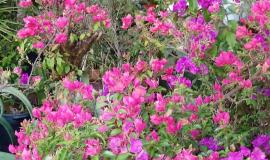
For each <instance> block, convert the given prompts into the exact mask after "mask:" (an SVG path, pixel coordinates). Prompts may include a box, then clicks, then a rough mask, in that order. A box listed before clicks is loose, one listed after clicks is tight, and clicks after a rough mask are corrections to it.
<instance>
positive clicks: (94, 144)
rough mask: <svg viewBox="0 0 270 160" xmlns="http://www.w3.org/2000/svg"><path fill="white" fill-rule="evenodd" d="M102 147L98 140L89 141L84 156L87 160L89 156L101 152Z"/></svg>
mask: <svg viewBox="0 0 270 160" xmlns="http://www.w3.org/2000/svg"><path fill="white" fill-rule="evenodd" d="M101 148H102V147H101V145H100V142H99V140H97V139H87V140H86V148H85V153H84V156H85V158H87V157H88V156H95V155H98V154H99V153H100V152H101Z"/></svg>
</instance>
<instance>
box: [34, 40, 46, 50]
mask: <svg viewBox="0 0 270 160" xmlns="http://www.w3.org/2000/svg"><path fill="white" fill-rule="evenodd" d="M44 47H45V44H44V43H43V42H41V41H38V42H36V43H33V48H36V49H43V48H44Z"/></svg>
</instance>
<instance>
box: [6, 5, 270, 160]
mask: <svg viewBox="0 0 270 160" xmlns="http://www.w3.org/2000/svg"><path fill="white" fill-rule="evenodd" d="M27 2H28V1H24V4H25V5H24V6H25V7H27V6H29V5H31V3H29V2H28V3H27ZM52 2H54V1H52ZM269 3H270V1H269V0H260V1H256V2H254V3H253V5H252V7H251V11H250V14H249V16H248V17H247V18H245V19H244V18H241V19H240V21H239V22H236V21H234V22H232V21H224V18H225V17H226V14H225V13H224V12H226V9H225V8H224V6H223V2H222V1H215V0H213V1H204V0H198V1H193V0H192V1H186V0H179V1H177V2H175V3H171V4H173V5H172V10H161V9H160V8H159V6H155V5H150V7H146V9H145V10H144V11H141V12H138V13H136V14H133V13H130V14H128V15H126V16H124V17H121V21H122V26H121V29H122V30H124V31H126V32H129V31H137V32H135V33H137V35H138V36H139V37H140V38H139V40H138V41H141V42H140V45H139V46H140V47H139V48H140V51H142V53H143V52H145V55H143V56H139V57H140V58H138V59H137V60H136V61H133V62H131V63H125V64H123V65H121V66H120V67H113V68H112V69H110V70H108V71H106V72H105V74H104V75H103V78H102V81H103V90H101V91H95V90H94V89H93V86H91V85H88V84H85V83H82V82H80V81H78V80H75V79H74V80H71V79H72V78H68V77H66V78H64V79H63V81H62V85H63V87H62V86H59V87H56V89H55V91H54V92H53V93H52V94H51V95H50V96H48V98H47V99H46V100H45V101H44V103H43V106H41V107H40V108H35V109H34V110H33V115H34V116H35V119H33V120H31V121H25V122H24V123H23V124H22V128H21V130H20V132H16V135H17V137H18V139H19V146H10V151H11V152H12V153H14V154H16V156H17V157H18V158H22V159H26V160H27V159H43V158H48V159H137V160H147V159H157V160H158V159H167V160H169V159H174V160H197V159H203V160H219V159H223V160H235V159H237V160H238V159H240V160H241V159H249V160H265V159H267V158H268V157H269V154H270V153H269V148H270V144H269V141H270V138H269V128H270V127H269V113H270V112H269V95H270V94H269V67H270V55H269V48H268V47H269V26H268V22H269V11H268V10H269V9H268V8H269V7H268V6H270V5H269ZM48 4H49V3H48ZM78 4H80V3H79V2H78V1H76V0H74V1H70V0H66V1H64V6H66V8H65V10H69V9H74V7H75V8H76V6H77V5H78ZM238 4H239V5H240V4H241V2H239V1H236V5H238ZM96 7H97V6H91V7H90V8H91V9H95V8H96ZM168 7H169V6H168ZM98 8H99V7H98ZM89 10H90V9H89ZM86 11H87V9H86ZM91 11H92V10H91ZM99 11H103V10H102V9H100V8H99ZM89 12H90V11H89ZM72 13H77V11H76V12H72ZM91 13H92V12H91ZM102 13H103V12H102ZM89 14H90V13H89ZM93 15H96V14H93ZM66 20H67V19H66ZM66 20H65V18H64V17H61V18H57V20H56V21H55V23H56V24H57V26H58V27H60V28H61V26H65V24H66ZM224 23H226V24H224ZM105 24H106V23H105ZM220 25H222V26H221V27H220ZM30 26H32V25H30ZM52 28H54V27H52ZM24 30H27V27H26V28H24V29H22V30H21V31H20V32H22V33H24V32H23V31H24ZM57 31H58V29H57ZM20 32H19V33H20ZM127 34H128V33H127ZM64 35H65V33H58V32H57V35H55V37H53V38H54V42H56V43H60V44H62V42H63V43H66V42H68V41H69V40H68V39H67V38H65V36H64ZM30 36H31V34H30ZM54 42H53V43H54ZM136 44H138V43H137V42H136V43H135V42H134V46H136ZM34 46H36V47H37V48H39V47H38V46H41V47H40V48H42V47H43V46H42V44H41V43H37V44H35V45H34ZM134 46H133V45H131V47H130V49H131V50H133V49H134V48H133V47H134ZM44 47H46V45H45V46H44ZM137 48H138V47H137ZM133 51H134V50H133ZM160 53H164V54H160ZM165 53H167V54H168V55H169V56H168V55H166V54H165ZM146 57H147V58H148V59H147V58H146ZM144 59H146V60H144Z"/></svg>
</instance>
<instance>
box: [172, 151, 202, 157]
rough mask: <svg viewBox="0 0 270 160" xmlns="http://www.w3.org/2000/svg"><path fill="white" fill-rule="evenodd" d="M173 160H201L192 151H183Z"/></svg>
mask: <svg viewBox="0 0 270 160" xmlns="http://www.w3.org/2000/svg"><path fill="white" fill-rule="evenodd" d="M173 160H199V158H198V157H197V156H195V155H193V154H192V151H191V150H185V149H183V150H181V151H180V152H179V153H178V154H177V155H176V157H175V158H174V159H173Z"/></svg>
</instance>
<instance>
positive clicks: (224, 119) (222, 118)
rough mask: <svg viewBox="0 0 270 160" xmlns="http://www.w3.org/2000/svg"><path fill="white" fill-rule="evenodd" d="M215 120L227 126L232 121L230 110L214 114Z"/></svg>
mask: <svg viewBox="0 0 270 160" xmlns="http://www.w3.org/2000/svg"><path fill="white" fill-rule="evenodd" d="M213 121H214V122H215V123H216V124H220V125H222V126H226V125H227V124H228V123H229V121H230V114H229V113H228V112H222V111H221V112H218V113H217V114H216V115H214V116H213Z"/></svg>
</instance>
